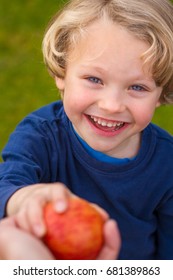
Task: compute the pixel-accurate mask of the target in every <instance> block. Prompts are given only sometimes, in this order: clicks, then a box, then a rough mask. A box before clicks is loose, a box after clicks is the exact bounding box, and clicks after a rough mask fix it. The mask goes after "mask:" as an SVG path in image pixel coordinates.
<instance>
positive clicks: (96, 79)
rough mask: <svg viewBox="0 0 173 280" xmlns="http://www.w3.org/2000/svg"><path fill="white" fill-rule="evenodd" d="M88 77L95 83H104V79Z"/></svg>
mask: <svg viewBox="0 0 173 280" xmlns="http://www.w3.org/2000/svg"><path fill="white" fill-rule="evenodd" d="M87 79H88V80H89V81H90V82H92V83H94V84H102V81H101V80H100V79H99V78H97V77H88V78H87Z"/></svg>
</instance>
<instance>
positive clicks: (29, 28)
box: [0, 0, 173, 152]
mask: <svg viewBox="0 0 173 280" xmlns="http://www.w3.org/2000/svg"><path fill="white" fill-rule="evenodd" d="M65 2H66V1H65V0H62V1H61V0H58V1H57V0H51V1H44V0H34V1H31V0H13V1H10V2H9V1H6V0H1V3H0V26H1V29H0V152H1V151H2V148H3V147H4V145H5V143H6V142H7V140H8V137H9V135H10V133H11V132H12V131H13V130H14V128H15V126H16V125H17V124H18V122H19V121H20V120H21V119H22V118H23V117H24V116H26V114H28V113H29V112H31V111H33V110H35V109H37V108H39V107H41V106H43V105H45V104H47V103H50V102H52V101H54V100H56V99H59V94H58V91H57V89H56V87H55V84H54V81H53V79H52V78H51V77H50V76H49V74H48V72H47V70H46V68H45V66H44V64H43V59H42V52H41V42H42V38H43V34H44V30H45V28H46V26H47V23H48V22H49V20H50V18H51V17H52V15H54V14H55V13H56V11H57V10H58V8H59V7H60V6H61V5H62V4H63V3H65ZM172 117H173V106H163V107H161V108H159V109H157V112H156V114H155V117H154V119H153V121H154V122H155V123H157V124H158V125H160V126H161V127H163V128H165V129H166V130H167V131H169V132H170V133H171V134H173V120H172V119H173V118H172Z"/></svg>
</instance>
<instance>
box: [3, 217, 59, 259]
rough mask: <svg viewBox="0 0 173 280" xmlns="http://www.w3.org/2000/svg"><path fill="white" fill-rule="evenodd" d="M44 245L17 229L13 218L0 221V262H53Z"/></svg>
mask: <svg viewBox="0 0 173 280" xmlns="http://www.w3.org/2000/svg"><path fill="white" fill-rule="evenodd" d="M53 259H54V257H53V255H52V253H51V252H50V251H49V249H48V248H47V247H46V246H45V245H44V243H43V242H42V241H41V240H39V239H38V238H36V237H35V236H33V235H31V234H29V233H28V232H25V231H23V230H21V229H20V228H18V227H17V224H16V220H15V217H14V216H11V217H9V218H5V219H3V220H2V221H0V260H53Z"/></svg>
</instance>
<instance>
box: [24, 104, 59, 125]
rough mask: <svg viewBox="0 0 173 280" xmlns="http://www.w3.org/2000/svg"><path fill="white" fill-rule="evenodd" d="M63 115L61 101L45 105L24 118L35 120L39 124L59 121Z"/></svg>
mask: <svg viewBox="0 0 173 280" xmlns="http://www.w3.org/2000/svg"><path fill="white" fill-rule="evenodd" d="M63 115H64V108H63V103H62V101H56V102H53V103H50V104H48V105H45V106H43V107H41V108H39V109H38V110H36V111H34V112H32V113H31V114H29V115H28V116H27V117H26V118H35V119H37V120H38V121H40V122H44V121H49V122H51V121H54V120H58V119H61V118H62V117H63Z"/></svg>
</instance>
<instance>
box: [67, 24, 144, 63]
mask: <svg viewBox="0 0 173 280" xmlns="http://www.w3.org/2000/svg"><path fill="white" fill-rule="evenodd" d="M148 48H149V45H148V44H147V43H146V42H144V41H142V40H139V39H138V38H137V37H135V36H134V35H132V34H131V33H130V32H129V31H128V30H127V29H125V28H124V27H122V26H120V25H118V24H116V23H114V22H112V21H110V20H104V19H101V20H99V21H96V22H94V23H92V24H91V25H89V26H88V27H87V28H86V29H85V31H84V33H82V36H81V37H80V40H79V41H78V43H77V45H76V46H75V47H74V46H72V48H71V50H70V51H69V58H70V61H75V62H80V61H82V62H83V63H84V64H90V63H91V62H96V63H98V64H99V63H100V64H105V67H106V65H109V66H110V65H113V64H119V66H121V65H124V64H126V65H127V67H130V66H131V64H133V65H134V64H142V60H141V55H142V54H143V53H144V52H146V51H147V50H148Z"/></svg>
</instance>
